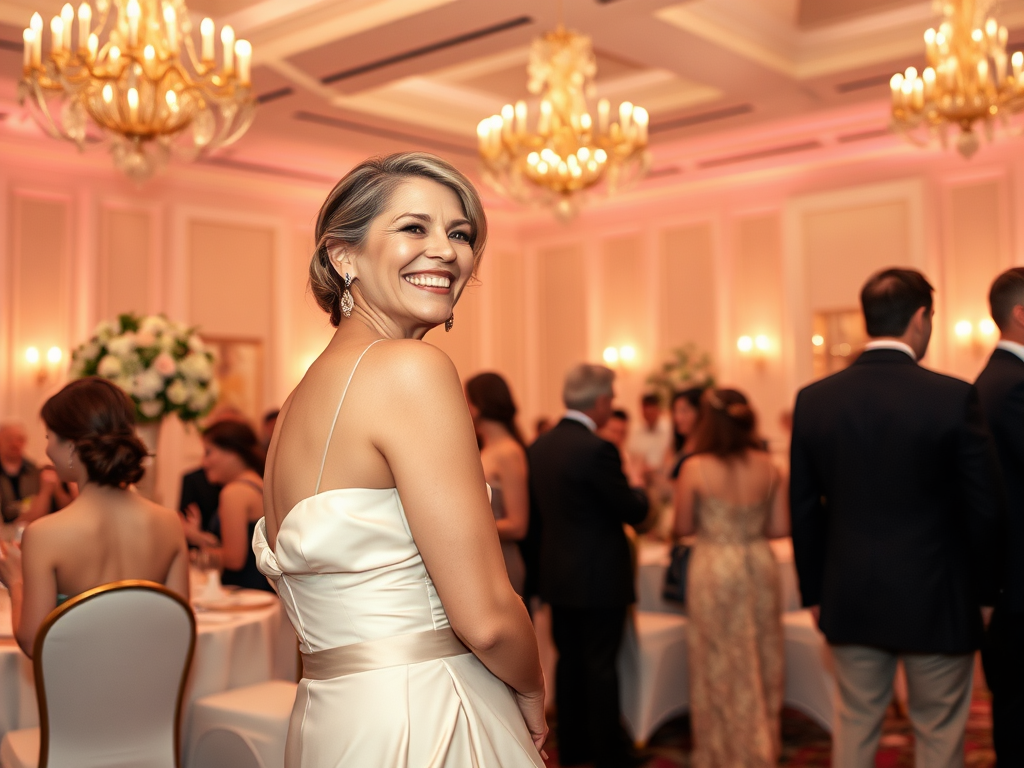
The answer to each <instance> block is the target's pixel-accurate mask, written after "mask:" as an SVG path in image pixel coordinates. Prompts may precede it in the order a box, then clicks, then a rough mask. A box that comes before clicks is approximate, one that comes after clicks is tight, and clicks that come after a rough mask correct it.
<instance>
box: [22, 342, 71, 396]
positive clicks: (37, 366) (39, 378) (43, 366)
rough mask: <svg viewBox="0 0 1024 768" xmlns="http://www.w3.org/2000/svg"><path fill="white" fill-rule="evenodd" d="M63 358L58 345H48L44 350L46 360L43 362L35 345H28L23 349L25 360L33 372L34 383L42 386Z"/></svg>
mask: <svg viewBox="0 0 1024 768" xmlns="http://www.w3.org/2000/svg"><path fill="white" fill-rule="evenodd" d="M63 359H64V352H63V351H62V350H61V348H60V347H50V348H49V349H48V350H46V361H45V363H44V362H43V358H42V355H40V354H39V350H38V349H37V348H36V347H29V348H28V349H26V350H25V362H26V363H28V367H29V370H30V371H32V372H33V373H34V374H35V379H36V384H37V385H39V386H42V385H43V384H45V383H46V381H47V379H49V378H50V376H51V375H53V374H54V373H56V370H57V366H58V365H60V361H61V360H63Z"/></svg>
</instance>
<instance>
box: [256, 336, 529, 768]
mask: <svg viewBox="0 0 1024 768" xmlns="http://www.w3.org/2000/svg"><path fill="white" fill-rule="evenodd" d="M364 354H365V352H364ZM360 359H361V358H360ZM356 365H357V366H358V362H357V363H356ZM354 373H355V371H354V370H353V375H354ZM349 381H350V382H351V378H350V379H349ZM345 390H346V391H347V390H348V386H347V385H346V387H345ZM342 400H344V393H343V394H342ZM338 407H339V410H340V407H341V405H340V403H339V406H338ZM332 431H333V429H332ZM317 487H318V488H319V480H318V481H317ZM253 549H254V550H255V552H256V558H257V563H258V565H259V569H260V571H261V572H262V573H263V574H265V575H266V576H267V577H269V578H270V579H271V581H272V582H273V583H274V585H275V587H276V589H277V592H278V594H279V595H280V597H281V601H282V603H283V605H284V608H285V611H286V612H287V614H288V618H289V620H290V621H291V623H292V626H293V627H294V629H295V632H296V634H297V635H298V638H299V646H300V650H301V651H302V653H303V654H304V670H305V672H304V674H309V669H310V667H312V666H313V665H312V663H310V664H309V665H308V666H307V664H306V662H307V661H308V658H314V659H315V658H316V657H317V655H318V652H322V651H325V650H326V651H329V649H342V655H345V656H346V657H347V661H351V659H352V657H353V656H352V654H351V653H349V654H346V653H345V652H346V651H351V650H354V649H356V646H355V645H354V644H360V645H359V646H358V649H362V650H363V653H362V655H361V656H360V657H359V658H360V660H359V661H358V662H357V663H355V666H354V667H353V666H352V664H349V665H348V668H347V669H342V670H341V674H340V675H338V676H334V674H333V673H328V674H326V675H313V677H321V678H323V677H326V678H327V679H310V677H303V679H302V680H301V682H300V683H299V687H298V691H297V694H296V700H295V706H294V708H293V709H292V716H291V721H290V724H289V729H288V742H287V748H286V756H285V768H336V767H340V766H346V767H348V766H351V767H352V768H390V767H392V766H394V767H395V768H406V767H408V768H428V767H429V768H441V767H442V766H444V767H446V768H478V767H480V768H483V767H486V768H498V767H499V766H500V767H503V768H504V767H506V766H508V767H514V768H518V767H519V766H522V767H523V768H525V767H526V766H537V767H538V768H543V765H544V763H543V761H542V760H541V757H540V755H539V753H538V752H537V749H536V747H535V746H534V745H533V741H532V739H531V738H530V734H529V731H528V729H527V727H526V723H525V722H524V721H523V717H522V714H521V713H520V711H519V708H518V706H517V705H516V702H515V699H514V698H513V694H512V691H511V689H510V688H509V687H508V686H507V685H505V683H503V682H502V681H501V680H499V679H498V678H497V677H495V676H494V675H493V674H492V673H491V672H490V670H488V669H487V668H486V667H485V666H484V665H483V664H482V663H481V662H480V660H479V659H477V657H476V656H474V655H473V654H472V653H469V652H468V651H466V649H465V648H464V647H462V646H461V645H460V644H458V641H457V640H455V639H454V635H453V633H452V632H451V629H450V625H449V623H448V617H447V615H446V614H445V611H444V607H443V606H442V605H441V601H440V599H439V598H438V595H437V591H436V590H435V589H434V585H433V582H432V581H431V580H430V576H429V575H428V574H427V570H426V568H425V566H424V564H423V559H422V557H421V556H420V553H419V550H418V549H417V547H416V543H415V542H414V541H413V538H412V534H411V532H410V530H409V525H408V523H407V522H406V519H405V511H404V510H403V508H402V500H401V499H400V498H399V495H398V490H397V489H395V488H385V489H374V488H345V489H336V490H328V491H324V492H323V493H317V494H315V495H313V496H311V497H309V498H307V499H304V500H302V501H300V502H299V503H298V504H297V505H296V506H295V508H294V509H292V510H291V511H290V512H289V513H288V515H287V516H286V517H285V519H284V520H283V522H282V524H281V528H280V530H279V532H278V535H277V541H276V542H275V546H274V548H273V549H271V548H270V546H269V544H268V542H267V536H266V527H265V523H264V521H263V520H260V521H259V523H258V524H257V526H256V532H255V534H254V536H253ZM432 631H434V633H435V634H437V635H439V636H440V635H444V634H445V633H447V636H448V637H449V648H450V647H451V643H453V642H454V643H455V644H456V646H457V647H458V649H459V650H457V651H455V652H454V653H456V654H458V655H450V654H451V651H450V650H449V651H448V652H447V653H437V654H433V656H442V657H441V658H436V657H431V656H432V654H431V652H430V650H429V648H427V649H426V650H424V649H425V648H426V647H427V646H429V645H430V643H429V642H420V638H423V637H427V636H430V635H431V634H432ZM396 641H397V645H398V646H404V651H402V652H398V653H396V652H395V650H394V648H395V643H396ZM346 646H352V648H345V647H346ZM332 653H334V654H336V653H337V651H329V652H328V653H326V654H324V653H321V654H319V655H320V656H328V657H329V656H330V655H331V654H332ZM305 654H312V657H306V656H305ZM410 654H411V655H410ZM417 654H418V655H419V656H420V657H423V656H427V657H431V658H428V659H427V660H418V659H417V658H416V657H417ZM410 658H412V660H413V663H401V662H402V661H403V660H404V661H406V662H407V661H409V660H410ZM395 662H399V663H395ZM343 666H344V665H343ZM368 667H370V668H368ZM353 669H354V670H355V671H353ZM335 671H337V670H335Z"/></svg>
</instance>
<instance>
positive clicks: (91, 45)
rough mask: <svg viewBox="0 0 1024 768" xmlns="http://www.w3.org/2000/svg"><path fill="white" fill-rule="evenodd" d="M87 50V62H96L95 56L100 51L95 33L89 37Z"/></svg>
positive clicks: (98, 40)
mask: <svg viewBox="0 0 1024 768" xmlns="http://www.w3.org/2000/svg"><path fill="white" fill-rule="evenodd" d="M88 49H89V61H96V54H97V53H98V52H99V49H100V39H99V37H98V36H97V35H96V34H95V33H93V34H91V35H89V42H88Z"/></svg>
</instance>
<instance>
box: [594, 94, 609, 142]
mask: <svg viewBox="0 0 1024 768" xmlns="http://www.w3.org/2000/svg"><path fill="white" fill-rule="evenodd" d="M610 111H611V104H609V103H608V99H601V100H600V101H599V102H597V131H598V133H600V134H601V135H602V136H603V135H604V134H606V133H608V113H609V112H610Z"/></svg>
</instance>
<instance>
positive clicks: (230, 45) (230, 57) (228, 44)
mask: <svg viewBox="0 0 1024 768" xmlns="http://www.w3.org/2000/svg"><path fill="white" fill-rule="evenodd" d="M220 42H221V45H222V46H223V47H224V72H225V73H226V74H231V73H232V72H233V71H234V69H235V30H233V29H232V28H231V26H230V25H228V24H225V25H224V28H223V29H222V30H221V31H220Z"/></svg>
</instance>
